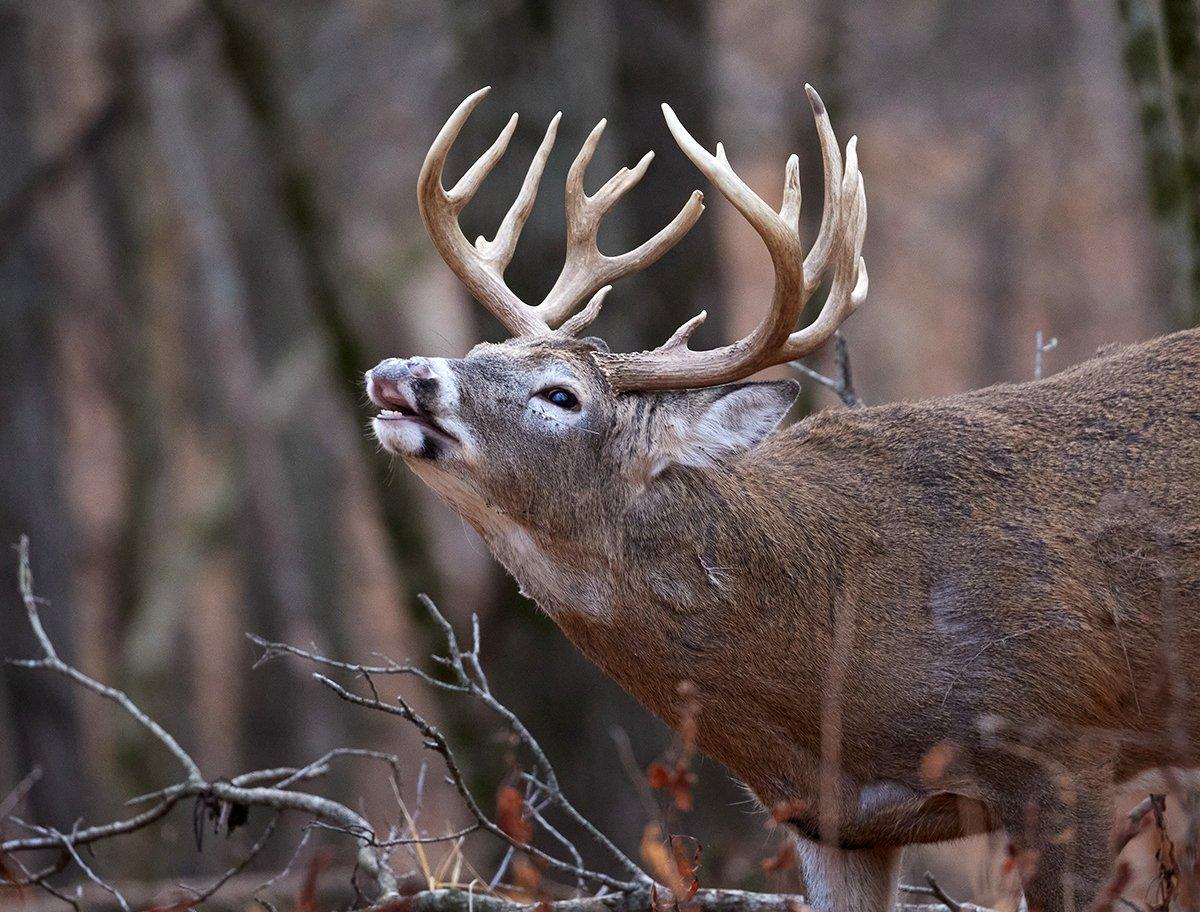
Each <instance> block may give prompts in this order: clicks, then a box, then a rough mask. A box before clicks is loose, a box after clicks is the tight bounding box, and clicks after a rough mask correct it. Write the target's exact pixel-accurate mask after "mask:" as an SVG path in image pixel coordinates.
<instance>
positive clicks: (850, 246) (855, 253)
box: [784, 137, 867, 361]
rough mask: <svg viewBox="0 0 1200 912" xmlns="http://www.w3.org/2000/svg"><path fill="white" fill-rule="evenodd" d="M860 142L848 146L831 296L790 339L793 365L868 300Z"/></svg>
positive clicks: (789, 354)
mask: <svg viewBox="0 0 1200 912" xmlns="http://www.w3.org/2000/svg"><path fill="white" fill-rule="evenodd" d="M857 140H858V137H851V139H850V142H849V143H847V145H846V172H845V177H844V178H843V180H842V186H841V191H840V200H841V206H840V211H839V212H838V213H837V215H836V218H835V222H836V224H837V225H838V228H839V230H838V231H837V236H836V238H835V241H834V244H833V248H832V254H831V257H832V263H833V280H832V282H831V284H830V287H829V295H828V297H826V299H825V304H824V306H822V308H821V312H820V313H819V314H818V315H817V318H816V319H815V320H813V322H812V323H810V324H809V325H808V326H806V327H804V328H803V329H800V330H797V331H796V332H794V333H792V334H791V336H789V337H788V341H787V345H786V346H785V349H784V352H785V354H786V355H787V360H790V361H794V360H796V359H797V358H803V357H804V356H805V355H808V354H811V353H812V352H813V351H815V350H816V349H818V348H820V347H821V346H822V345H824V344H825V342H826V341H828V339H829V337H830V336H832V335H833V333H834V331H835V330H836V329H837V328H838V326H839V325H841V323H842V321H844V320H845V319H846V318H847V317H848V316H850V314H852V313H853V312H854V311H855V309H856V308H857V307H858V305H859V304H861V303H862V301H863V300H864V299H865V298H866V266H865V264H864V263H863V260H862V245H863V238H864V236H865V234H866V227H867V223H866V219H867V203H866V192H865V189H864V186H863V181H862V176H861V175H860V174H859V171H858V155H857V149H856V146H857Z"/></svg>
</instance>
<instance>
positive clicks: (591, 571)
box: [409, 460, 612, 619]
mask: <svg viewBox="0 0 1200 912" xmlns="http://www.w3.org/2000/svg"><path fill="white" fill-rule="evenodd" d="M409 465H410V466H411V467H412V469H413V471H414V472H415V473H416V474H417V476H418V477H419V478H420V479H421V480H422V481H423V482H425V484H427V485H429V487H430V488H432V489H433V490H434V492H435V493H436V494H437V495H438V496H439V497H441V498H442V499H443V500H445V501H446V502H447V503H448V504H450V506H451V507H453V508H454V510H455V512H457V513H458V514H459V515H460V516H462V518H463V519H465V520H466V521H467V522H469V523H470V524H471V526H472V528H474V529H475V531H476V532H478V533H479V535H480V537H482V538H483V540H484V541H485V542H487V546H488V548H489V549H490V550H491V552H492V554H493V555H495V557H496V559H497V560H498V561H500V563H501V564H503V565H504V568H505V569H506V570H507V571H508V572H509V574H510V575H511V576H512V577H513V579H515V580H516V581H517V583H518V585H519V586H520V589H521V594H522V595H524V596H526V597H527V598H531V599H533V601H535V602H536V603H537V604H538V606H539V607H540V608H541V609H542V610H543V611H545V612H546V613H547V614H549V615H550V616H551V617H555V618H561V617H563V616H564V615H571V614H575V615H581V616H586V617H589V618H593V619H599V618H603V617H605V616H607V614H608V613H609V611H610V608H611V603H612V582H611V580H610V578H609V577H608V575H607V573H608V571H607V567H606V565H605V562H604V561H602V560H598V559H596V558H594V556H593V555H591V554H590V553H589V552H588V551H587V549H586V548H584V547H582V546H578V545H574V544H572V543H566V542H563V541H562V540H561V537H556V538H555V539H554V540H550V539H549V538H548V537H546V536H541V535H539V534H538V532H537V531H536V530H535V529H533V528H531V527H530V526H528V525H526V524H523V523H521V522H518V521H517V520H516V519H514V518H513V517H512V516H510V515H509V514H508V513H506V512H504V511H503V510H501V509H499V508H497V507H496V506H495V505H493V504H491V503H489V502H488V501H487V500H485V499H484V498H483V497H482V496H481V495H480V494H479V492H478V491H476V490H475V488H473V487H472V486H471V485H469V484H467V483H466V482H464V481H462V480H461V479H459V478H457V477H456V476H454V475H453V474H451V473H449V472H447V471H444V470H442V469H441V468H439V467H437V466H436V465H434V464H431V463H429V462H427V461H421V460H412V461H409Z"/></svg>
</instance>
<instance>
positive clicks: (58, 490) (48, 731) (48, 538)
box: [0, 3, 88, 827]
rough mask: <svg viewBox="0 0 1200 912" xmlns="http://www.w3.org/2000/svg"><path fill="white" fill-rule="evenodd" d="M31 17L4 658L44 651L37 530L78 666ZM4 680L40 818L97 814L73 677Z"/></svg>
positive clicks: (16, 233)
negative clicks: (29, 189)
mask: <svg viewBox="0 0 1200 912" xmlns="http://www.w3.org/2000/svg"><path fill="white" fill-rule="evenodd" d="M28 16H29V11H28V10H27V9H25V8H24V7H23V6H22V5H20V4H11V3H9V4H5V5H4V6H3V7H2V8H0V207H2V208H3V209H4V210H5V213H6V218H5V223H6V227H8V229H9V231H8V232H7V235H6V237H5V238H4V239H3V243H0V467H3V471H0V549H2V552H0V553H2V557H0V593H2V594H0V604H2V605H3V620H2V621H0V623H2V625H3V630H4V631H5V633H4V636H3V638H0V655H2V656H4V657H33V656H36V655H38V653H39V647H38V646H37V643H36V641H35V640H34V638H33V634H32V633H31V631H30V630H29V626H28V624H27V623H26V622H25V618H24V613H25V609H24V606H23V605H22V603H21V600H20V597H19V595H18V593H17V588H16V558H15V555H14V553H13V552H12V551H11V550H10V547H9V546H10V545H12V544H14V543H15V542H16V541H17V538H18V537H19V536H20V534H21V533H27V534H28V535H29V536H30V538H31V539H32V542H33V556H32V560H33V570H34V575H35V577H36V579H37V580H38V594H39V595H40V596H42V597H44V598H46V599H47V600H48V602H49V607H48V608H47V609H45V610H44V611H43V612H42V618H43V621H44V623H45V625H46V628H47V631H48V633H49V634H50V636H51V637H52V638H53V639H54V641H55V642H56V643H57V644H58V645H59V647H60V651H61V652H63V653H64V655H65V656H67V657H69V655H70V654H71V652H72V648H71V641H72V636H71V615H70V607H71V592H70V579H71V569H70V568H71V558H72V556H73V548H72V523H71V518H70V515H69V511H68V509H67V505H66V503H65V499H64V497H63V494H62V478H61V468H60V463H59V454H60V453H61V452H62V447H63V420H62V418H63V413H62V410H61V408H60V407H59V402H58V400H57V393H58V389H57V382H56V381H57V378H58V373H59V372H58V369H57V365H56V360H57V352H56V350H55V345H54V320H55V317H56V316H57V314H56V312H55V310H54V305H53V294H52V290H51V289H52V285H53V277H52V276H51V275H49V274H48V267H47V264H46V262H45V260H44V258H43V256H42V251H41V249H40V241H39V236H38V228H37V218H36V214H35V213H34V212H33V210H32V205H22V207H21V208H20V209H19V210H17V211H13V212H11V214H10V213H9V211H8V210H9V204H10V203H12V202H13V201H14V200H18V199H23V200H24V202H25V203H28V202H29V201H28V200H27V199H25V196H26V194H25V187H24V185H25V183H26V182H27V181H29V180H31V179H32V176H33V173H34V171H35V168H36V162H37V159H36V154H35V143H34V133H35V123H34V115H33V112H32V107H31V103H30V96H29V83H28V82H27V80H29V79H30V78H31V76H32V74H33V73H34V72H36V71H35V69H34V67H32V66H31V62H30V60H29V54H28V44H27V41H28V26H29V20H28ZM10 215H11V217H9V216H10ZM68 660H69V659H68ZM0 677H3V678H4V686H3V687H2V688H0V693H5V694H6V696H7V706H6V707H5V712H6V713H7V714H8V716H9V719H10V720H11V721H10V726H9V727H10V728H11V731H12V734H13V738H14V741H15V745H14V747H15V750H14V754H15V758H14V759H15V763H16V765H17V770H16V772H17V774H18V775H24V774H25V773H26V772H28V770H29V769H30V768H32V767H33V766H35V765H38V766H41V767H42V770H43V773H44V778H43V779H42V781H41V783H40V784H39V785H38V786H37V787H36V788H35V789H34V791H33V793H32V796H31V799H30V800H31V804H32V813H33V815H34V817H35V818H36V819H37V820H39V821H41V822H44V823H48V824H52V825H54V826H58V827H64V826H70V824H71V822H72V821H73V820H75V819H76V818H77V817H78V816H79V814H80V813H82V812H83V811H84V810H85V809H86V808H87V807H88V801H87V781H88V778H87V774H86V773H85V771H84V767H83V763H82V760H83V757H82V756H81V754H80V752H79V750H78V749H77V748H78V744H79V730H78V726H77V723H76V709H75V693H76V692H75V691H74V690H73V688H72V687H71V685H70V684H69V683H68V682H66V681H65V680H62V679H59V678H57V677H50V676H47V675H45V674H44V673H39V672H34V671H29V670H25V669H18V668H12V667H9V666H3V665H0ZM2 791H4V788H3V787H2V786H0V792H2Z"/></svg>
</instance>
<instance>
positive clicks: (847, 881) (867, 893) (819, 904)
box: [796, 839, 901, 912]
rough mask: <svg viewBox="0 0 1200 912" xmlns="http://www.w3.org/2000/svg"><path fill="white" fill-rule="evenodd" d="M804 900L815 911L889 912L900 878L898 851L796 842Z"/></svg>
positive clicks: (806, 841)
mask: <svg viewBox="0 0 1200 912" xmlns="http://www.w3.org/2000/svg"><path fill="white" fill-rule="evenodd" d="M796 845H797V850H798V854H799V856H800V869H801V871H802V872H803V874H804V884H805V898H806V899H807V900H808V903H809V905H811V906H812V908H813V910H814V912H889V910H891V909H892V907H893V905H894V904H895V901H896V889H897V883H898V879H899V875H900V852H901V850H900V849H898V848H887V849H838V848H835V847H833V846H828V845H823V844H821V843H819V842H811V841H809V840H807V839H797V840H796Z"/></svg>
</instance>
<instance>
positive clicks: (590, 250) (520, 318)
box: [417, 86, 704, 336]
mask: <svg viewBox="0 0 1200 912" xmlns="http://www.w3.org/2000/svg"><path fill="white" fill-rule="evenodd" d="M489 91H490V86H489V87H485V88H482V89H480V90H479V91H477V92H474V93H473V94H471V95H468V96H467V98H465V99H464V100H463V102H462V103H461V104H460V105H459V106H458V108H457V109H456V110H455V112H454V113H453V114H451V115H450V119H449V120H447V121H446V124H445V126H443V127H442V129H441V132H439V133H438V135H437V138H436V139H435V140H434V142H433V145H432V146H431V147H430V149H429V153H428V154H427V155H426V157H425V163H424V165H423V166H422V167H421V175H420V177H419V178H418V181H417V202H418V204H419V206H420V209H421V216H422V218H423V219H424V220H425V227H426V230H427V231H428V232H429V237H430V238H431V239H432V241H433V244H434V247H436V248H437V251H438V253H439V254H440V255H441V257H442V259H443V260H445V261H446V264H447V265H448V266H449V267H450V268H451V270H453V272H454V274H455V275H456V276H458V278H459V280H460V281H461V282H462V283H463V284H464V285H465V286H466V287H467V289H468V290H469V291H470V292H471V294H472V295H473V296H474V297H475V298H476V299H477V300H478V301H479V303H481V304H482V305H483V306H484V307H486V308H487V309H488V310H489V311H491V312H492V314H493V315H494V316H495V317H496V319H498V320H499V321H500V322H501V323H502V324H504V326H505V328H506V329H508V331H509V332H511V333H513V335H517V336H531V335H543V334H546V333H549V332H550V331H551V330H553V329H555V328H556V327H558V326H560V325H561V324H562V323H563V321H565V320H566V319H567V318H568V317H569V316H571V314H572V313H573V312H574V311H576V310H577V309H579V307H580V306H581V305H582V304H583V303H584V301H587V300H589V298H590V299H591V300H590V303H589V304H588V306H587V307H586V308H585V309H584V312H583V313H580V314H579V315H578V316H579V317H580V319H577V320H573V321H572V323H571V327H570V328H571V329H572V330H575V331H578V330H579V329H582V328H583V326H584V325H586V323H587V322H590V321H589V320H587V319H584V317H585V315H586V316H587V317H594V316H595V314H596V312H597V311H598V310H599V305H600V302H601V301H602V300H603V294H604V288H603V286H606V285H608V284H610V283H612V282H615V281H616V280H617V279H619V278H621V277H623V276H626V275H629V274H630V273H632V272H637V271H639V270H641V269H645V268H646V267H647V266H649V265H650V264H652V263H653V262H655V261H656V260H657V259H658V258H659V257H661V256H662V255H663V254H664V253H666V252H667V251H668V250H670V249H671V248H672V247H673V246H675V244H677V243H678V242H679V240H680V239H681V238H682V237H683V236H684V235H685V234H687V232H688V231H689V230H690V229H691V227H692V225H694V224H695V223H696V220H697V219H698V218H699V217H700V214H701V212H703V211H704V203H703V199H704V197H703V194H701V193H700V191H699V190H697V191H695V192H694V193H693V194H692V196H691V198H690V199H689V200H688V201H687V203H686V204H685V205H684V207H683V208H682V209H681V210H680V212H679V214H678V215H676V216H675V218H674V219H672V221H671V222H670V224H668V225H667V226H666V227H665V228H663V229H662V230H661V231H659V232H658V233H657V234H656V235H654V236H653V237H652V238H650V239H649V240H648V241H646V242H645V243H643V244H641V245H640V246H638V247H636V248H635V249H633V250H630V251H628V252H626V253H623V254H620V255H619V256H607V255H605V254H603V253H601V252H600V250H599V248H598V247H597V244H596V238H597V235H598V234H599V230H600V222H601V220H602V219H603V218H604V216H605V215H606V214H607V213H608V211H609V210H610V209H612V207H613V206H615V205H616V203H617V202H618V200H620V199H621V197H622V196H624V195H625V193H627V192H628V191H629V190H630V189H632V188H633V187H634V186H635V185H636V184H637V183H638V181H640V180H641V179H642V176H643V175H644V174H645V173H646V169H647V168H648V167H649V166H650V162H651V160H652V159H653V157H654V155H653V153H647V154H646V155H645V156H644V157H643V158H642V160H641V161H640V162H638V163H637V165H635V166H634V167H633V168H632V169H630V168H622V169H621V170H620V171H618V172H617V173H616V174H615V175H613V176H612V177H611V178H610V179H609V180H608V182H607V183H605V184H604V186H603V187H601V188H600V189H599V190H598V191H597V192H596V193H595V194H593V195H592V196H588V195H587V193H586V192H585V191H584V189H583V179H584V174H585V173H586V171H587V167H588V164H589V163H590V162H591V160H592V156H593V155H594V154H595V151H596V146H597V144H598V143H599V142H600V136H601V134H602V133H603V132H604V126H605V121H603V120H601V121H600V123H599V124H597V125H596V127H595V129H593V130H592V132H591V134H590V135H589V136H588V138H587V140H586V141H585V142H584V144H583V148H581V149H580V151H579V154H578V155H577V156H576V158H575V162H574V163H573V164H572V165H571V169H570V171H569V172H568V175H567V192H566V207H567V254H566V261H565V263H564V265H563V269H562V272H561V273H560V274H559V277H558V280H557V281H556V282H555V284H554V287H553V288H551V289H550V292H549V293H548V294H547V295H546V297H545V299H544V300H543V301H542V302H541V303H540V304H537V305H530V304H526V303H525V302H524V301H522V300H521V299H520V298H518V297H517V296H516V295H515V294H514V293H513V292H512V290H511V289H510V288H509V287H508V285H507V284H506V283H505V281H504V270H505V269H506V268H507V266H508V264H509V262H511V260H512V257H513V253H514V251H515V250H516V246H517V241H518V240H519V238H520V236H521V229H522V228H523V227H524V226H525V222H526V221H527V220H528V219H529V216H530V213H532V211H533V205H534V200H535V199H536V197H537V191H538V186H539V184H540V182H541V179H542V173H543V171H544V170H545V167H546V161H547V159H548V158H549V157H550V152H551V150H552V149H553V147H554V140H555V137H556V134H557V132H558V124H559V120H560V119H561V117H562V114H561V113H559V114H556V115H555V116H554V118H553V119H552V120H551V121H550V125H549V127H548V128H547V130H546V135H545V137H544V138H543V140H542V143H541V145H540V146H539V147H538V150H537V152H536V154H535V155H534V157H533V161H532V162H531V163H530V165H529V170H528V172H527V173H526V175H525V180H524V182H523V183H522V185H521V190H520V192H519V193H518V194H517V198H516V199H515V200H514V201H513V204H512V206H511V208H510V209H509V210H508V213H507V214H506V215H505V216H504V219H503V220H502V221H501V223H500V227H499V228H498V229H497V231H496V236H495V237H494V238H493V239H492V240H490V241H489V240H486V239H485V238H482V237H481V238H479V239H477V240H476V241H475V243H474V245H472V244H471V243H470V242H469V241H467V239H466V237H465V236H464V235H463V233H462V229H461V228H460V227H459V224H458V216H459V213H461V212H462V210H463V209H464V208H465V207H466V205H467V204H468V203H469V202H470V201H471V199H472V197H474V196H475V194H476V192H477V191H478V190H479V188H480V186H482V184H483V181H484V180H485V179H486V178H487V176H488V174H489V173H491V170H492V169H493V168H494V167H495V166H496V164H497V163H498V162H499V161H500V159H501V158H502V157H503V156H504V153H505V151H506V150H507V148H508V143H509V141H510V140H511V139H512V135H513V132H514V131H515V130H516V127H517V115H516V114H514V115H513V116H512V118H511V119H510V120H509V121H508V124H507V125H506V126H505V127H504V129H503V130H502V131H501V133H500V135H499V136H498V137H497V138H496V141H495V142H494V143H492V145H491V148H489V149H488V150H487V151H486V152H485V153H484V154H483V155H482V156H480V158H479V159H478V160H477V161H476V162H475V163H474V164H473V165H471V167H470V168H468V169H467V172H466V173H465V174H464V175H463V176H462V177H461V178H460V179H459V181H458V183H456V184H455V185H454V187H453V188H451V189H450V190H446V189H445V187H444V185H443V183H442V175H443V171H444V169H445V164H446V156H447V155H448V154H449V151H450V148H451V146H453V145H454V140H455V139H456V138H457V137H458V134H459V132H460V131H461V130H462V128H463V125H464V124H465V123H466V122H467V119H468V118H469V117H470V116H471V113H472V112H473V111H474V110H475V108H476V107H477V106H478V105H479V103H480V102H481V101H482V100H483V98H484V96H486V95H487V93H488V92H489Z"/></svg>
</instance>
